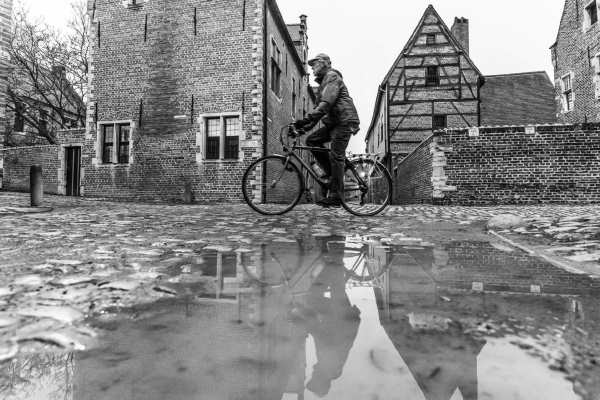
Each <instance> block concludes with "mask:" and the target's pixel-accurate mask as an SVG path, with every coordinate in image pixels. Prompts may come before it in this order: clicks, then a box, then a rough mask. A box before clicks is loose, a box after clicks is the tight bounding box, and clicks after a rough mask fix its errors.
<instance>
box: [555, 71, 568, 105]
mask: <svg viewBox="0 0 600 400" xmlns="http://www.w3.org/2000/svg"><path fill="white" fill-rule="evenodd" d="M556 87H558V88H559V89H560V93H559V94H558V98H559V99H560V110H561V111H562V112H565V111H567V100H566V97H565V95H564V92H565V83H564V82H563V80H562V78H558V79H557V83H556Z"/></svg>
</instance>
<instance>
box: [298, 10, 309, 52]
mask: <svg viewBox="0 0 600 400" xmlns="http://www.w3.org/2000/svg"><path fill="white" fill-rule="evenodd" d="M306 18H307V17H306V15H304V14H302V15H301V16H300V38H301V39H300V40H301V41H302V43H301V44H300V46H299V47H298V46H297V47H296V50H297V51H298V55H299V56H300V59H301V60H302V62H303V63H304V64H306V62H307V61H308V59H307V57H308V35H307V34H306V31H307V30H308V26H307V25H306Z"/></svg>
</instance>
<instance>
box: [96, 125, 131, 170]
mask: <svg viewBox="0 0 600 400" xmlns="http://www.w3.org/2000/svg"><path fill="white" fill-rule="evenodd" d="M99 128H100V129H99V132H100V135H99V136H100V156H101V158H102V163H103V164H129V158H130V157H129V156H130V153H131V150H130V149H131V124H130V123H129V122H112V123H101V124H99Z"/></svg>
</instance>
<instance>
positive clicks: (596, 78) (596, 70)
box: [592, 53, 600, 100]
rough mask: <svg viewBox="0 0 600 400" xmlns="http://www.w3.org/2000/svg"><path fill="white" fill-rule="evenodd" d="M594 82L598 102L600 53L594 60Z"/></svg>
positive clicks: (599, 94)
mask: <svg viewBox="0 0 600 400" xmlns="http://www.w3.org/2000/svg"><path fill="white" fill-rule="evenodd" d="M592 68H593V69H592V82H593V84H594V93H595V98H596V100H599V99H600V53H598V54H596V55H595V56H594V57H593V58H592Z"/></svg>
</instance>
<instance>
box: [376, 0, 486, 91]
mask: <svg viewBox="0 0 600 400" xmlns="http://www.w3.org/2000/svg"><path fill="white" fill-rule="evenodd" d="M430 14H433V16H434V17H435V18H436V19H437V20H438V21H439V22H440V26H441V28H442V31H443V32H444V33H445V34H446V36H447V37H448V39H449V40H450V43H452V45H454V46H455V47H456V48H457V49H458V50H459V51H462V52H463V55H464V57H465V58H466V59H467V62H468V63H469V64H470V65H471V67H472V68H473V69H474V70H475V72H476V73H477V74H478V75H483V74H482V73H481V71H479V69H478V68H477V66H476V65H475V63H474V62H473V60H471V58H470V57H469V54H468V53H467V52H466V51H465V49H464V48H463V47H462V45H461V44H460V42H459V41H458V40H456V38H455V37H454V35H453V34H452V32H451V31H450V29H448V26H447V25H446V23H445V22H444V20H443V19H442V17H440V15H439V14H438V13H437V11H436V10H435V8H433V6H432V5H431V4H430V5H429V6H427V9H425V12H424V13H423V16H422V17H421V20H420V21H419V23H418V24H417V26H416V28H415V30H414V31H413V33H412V35H411V36H410V39H408V42H406V45H405V46H404V48H403V49H402V51H401V52H400V54H399V55H398V57H397V58H396V61H394V63H393V64H392V67H391V68H390V70H389V72H388V73H387V74H386V75H385V78H383V82H382V85H385V82H386V81H387V80H388V79H389V78H390V76H392V74H393V73H394V70H395V69H396V66H397V65H398V63H399V62H400V60H401V59H402V57H403V56H404V54H405V53H406V52H407V51H408V50H409V49H410V48H411V47H412V45H413V44H414V43H415V41H416V40H417V35H418V33H419V32H420V31H421V28H422V26H423V24H424V23H425V20H426V19H427V17H428V16H429V15H430Z"/></svg>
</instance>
